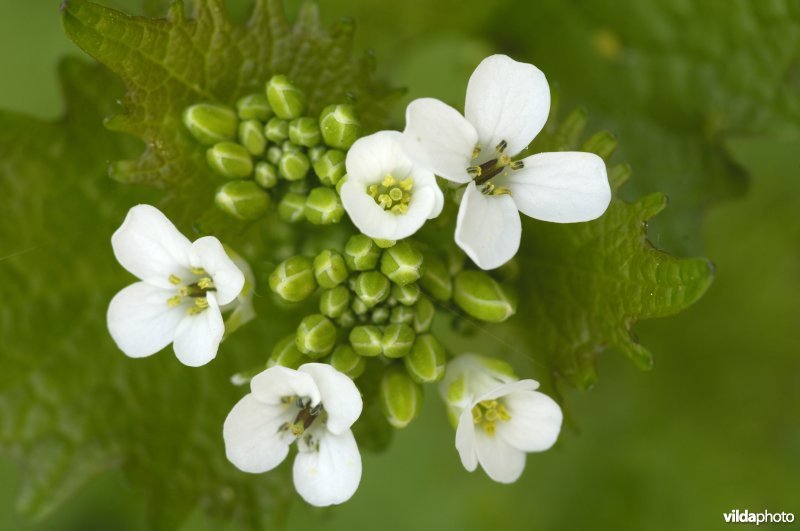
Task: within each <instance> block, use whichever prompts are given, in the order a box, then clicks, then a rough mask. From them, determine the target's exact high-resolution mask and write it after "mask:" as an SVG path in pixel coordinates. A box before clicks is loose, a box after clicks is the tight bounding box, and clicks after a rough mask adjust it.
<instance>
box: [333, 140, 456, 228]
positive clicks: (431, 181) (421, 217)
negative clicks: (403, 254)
mask: <svg viewBox="0 0 800 531" xmlns="http://www.w3.org/2000/svg"><path fill="white" fill-rule="evenodd" d="M401 139H402V134H401V133H399V132H397V131H380V132H378V133H375V134H373V135H370V136H366V137H363V138H360V139H358V140H357V141H356V142H355V143H354V144H353V146H352V147H351V148H350V150H349V151H348V152H347V160H346V161H345V164H346V166H347V181H345V183H344V185H342V189H341V197H342V204H343V205H344V209H345V210H346V211H347V214H348V215H349V216H350V219H351V220H352V221H353V223H354V224H355V226H356V227H358V230H360V231H361V232H362V233H364V234H366V235H367V236H369V237H370V238H376V239H383V240H401V239H403V238H407V237H409V236H411V235H412V234H414V233H415V232H417V231H418V230H419V229H420V227H422V225H423V224H424V223H425V221H426V220H428V219H432V218H435V217H436V216H438V215H439V214H440V213H441V211H442V206H443V205H444V196H443V195H442V191H441V190H440V189H439V186H438V185H437V184H436V177H434V175H433V173H431V172H430V171H429V170H427V169H424V168H421V167H419V166H415V165H414V164H413V163H412V162H411V160H410V159H409V158H408V157H407V156H406V154H405V153H404V152H403V149H402V147H401V146H400V140H401Z"/></svg>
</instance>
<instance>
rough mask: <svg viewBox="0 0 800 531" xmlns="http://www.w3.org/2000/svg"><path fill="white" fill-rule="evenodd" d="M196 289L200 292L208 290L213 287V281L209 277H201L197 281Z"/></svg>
mask: <svg viewBox="0 0 800 531" xmlns="http://www.w3.org/2000/svg"><path fill="white" fill-rule="evenodd" d="M197 287H198V288H200V289H202V290H208V289H211V288H213V287H214V281H213V280H211V278H209V277H203V278H201V279H200V280H198V281H197Z"/></svg>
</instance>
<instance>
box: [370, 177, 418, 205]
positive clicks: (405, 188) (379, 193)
mask: <svg viewBox="0 0 800 531" xmlns="http://www.w3.org/2000/svg"><path fill="white" fill-rule="evenodd" d="M413 189H414V179H413V178H411V177H406V178H405V179H402V180H398V179H396V178H395V177H394V176H392V175H387V176H385V177H384V178H383V180H382V181H381V182H380V183H376V184H371V185H369V186H367V195H369V196H370V197H371V198H372V199H374V200H375V202H376V203H377V204H378V205H380V207H381V208H382V209H384V210H388V211H389V212H391V213H393V214H405V213H406V212H408V206H409V204H410V203H411V195H412V194H411V192H412V190H413Z"/></svg>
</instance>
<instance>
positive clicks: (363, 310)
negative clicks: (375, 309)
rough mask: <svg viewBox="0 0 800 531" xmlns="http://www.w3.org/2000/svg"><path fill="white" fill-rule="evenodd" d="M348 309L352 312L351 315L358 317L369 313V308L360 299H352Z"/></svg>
mask: <svg viewBox="0 0 800 531" xmlns="http://www.w3.org/2000/svg"><path fill="white" fill-rule="evenodd" d="M350 309H351V310H353V313H354V314H356V315H358V316H364V315H367V312H368V311H369V306H367V304H366V303H365V302H364V301H362V300H361V298H360V297H353V302H352V303H351V304H350Z"/></svg>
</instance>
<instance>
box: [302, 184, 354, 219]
mask: <svg viewBox="0 0 800 531" xmlns="http://www.w3.org/2000/svg"><path fill="white" fill-rule="evenodd" d="M305 215H306V219H307V220H308V221H310V222H311V223H313V224H314V225H331V224H333V223H339V222H340V221H341V220H342V216H344V207H343V206H342V201H341V199H339V194H337V193H336V192H335V191H333V190H331V189H330V188H326V187H324V186H319V187H317V188H314V189H313V190H311V193H310V194H308V199H306V210H305Z"/></svg>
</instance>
